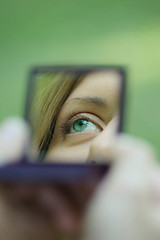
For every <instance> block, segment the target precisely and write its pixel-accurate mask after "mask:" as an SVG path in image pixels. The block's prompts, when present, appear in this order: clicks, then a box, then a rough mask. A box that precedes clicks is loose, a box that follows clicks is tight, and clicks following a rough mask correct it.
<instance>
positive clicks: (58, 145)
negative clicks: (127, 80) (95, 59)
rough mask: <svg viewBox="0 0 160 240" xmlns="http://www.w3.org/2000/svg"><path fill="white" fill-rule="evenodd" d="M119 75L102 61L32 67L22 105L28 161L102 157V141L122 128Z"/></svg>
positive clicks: (121, 72)
mask: <svg viewBox="0 0 160 240" xmlns="http://www.w3.org/2000/svg"><path fill="white" fill-rule="evenodd" d="M124 75H125V74H124V70H123V69H122V68H120V67H106V66H104V67H68V66H67V67H38V68H35V69H33V71H32V72H31V75H30V85H29V91H28V101H27V109H26V118H27V120H28V122H29V123H30V125H31V128H32V140H31V148H32V149H31V152H32V153H33V155H32V157H31V158H32V159H33V161H35V159H36V161H37V162H45V163H46V162H49V163H53V162H58V163H71V162H72V163H89V162H97V161H103V162H105V161H106V159H105V156H104V155H105V154H104V153H102V152H101V144H102V142H105V141H107V138H110V137H111V135H113V134H115V133H116V132H118V131H121V129H122V115H123V99H124ZM102 156H103V157H102Z"/></svg>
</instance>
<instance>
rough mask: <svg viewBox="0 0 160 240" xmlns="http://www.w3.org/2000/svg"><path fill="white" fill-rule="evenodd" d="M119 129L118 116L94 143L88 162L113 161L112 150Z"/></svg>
mask: <svg viewBox="0 0 160 240" xmlns="http://www.w3.org/2000/svg"><path fill="white" fill-rule="evenodd" d="M117 128H118V117H117V116H116V117H115V118H114V119H112V121H111V122H110V123H109V124H108V125H107V126H106V127H105V129H104V130H103V131H102V132H101V133H100V134H99V135H98V136H97V137H96V138H95V139H94V140H93V141H92V143H91V145H90V149H89V155H88V160H87V162H92V161H93V162H96V163H97V162H105V163H108V162H110V161H112V159H113V152H112V151H111V150H112V149H111V148H110V146H111V144H112V143H113V142H114V139H115V138H116V133H117Z"/></svg>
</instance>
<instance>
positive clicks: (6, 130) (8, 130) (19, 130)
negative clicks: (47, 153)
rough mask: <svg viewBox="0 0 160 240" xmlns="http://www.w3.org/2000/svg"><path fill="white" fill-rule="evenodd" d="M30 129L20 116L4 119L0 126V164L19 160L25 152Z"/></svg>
mask: <svg viewBox="0 0 160 240" xmlns="http://www.w3.org/2000/svg"><path fill="white" fill-rule="evenodd" d="M29 135H30V130H29V127H28V125H27V123H25V122H24V120H22V119H20V118H16V117H15V118H10V119H7V120H5V121H4V122H3V123H2V125H1V127H0V164H6V163H12V162H15V161H19V160H20V158H21V157H22V156H23V155H24V154H25V153H26V152H27V150H28V149H27V148H28V142H29Z"/></svg>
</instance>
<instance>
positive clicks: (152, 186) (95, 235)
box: [82, 135, 160, 240]
mask: <svg viewBox="0 0 160 240" xmlns="http://www.w3.org/2000/svg"><path fill="white" fill-rule="evenodd" d="M101 150H102V149H101ZM103 156H104V155H103ZM105 156H106V159H107V157H108V156H109V158H112V159H114V161H113V167H112V170H111V171H110V173H109V175H107V176H106V177H105V178H104V180H103V182H102V183H101V184H100V186H99V187H98V189H97V191H96V193H95V196H94V197H93V199H92V201H91V203H90V206H89V209H88V212H87V214H86V220H85V222H84V232H83V238H82V239H83V240H97V239H99V240H106V239H107V240H119V239H123V240H159V239H160V168H159V165H158V162H157V161H156V156H155V153H154V152H153V150H152V148H151V147H150V146H149V145H148V144H147V143H145V142H142V141H140V140H137V139H134V138H131V137H129V136H126V135H120V136H118V137H116V138H115V139H113V138H112V139H111V141H110V143H109V142H108V144H107V151H106V155H105Z"/></svg>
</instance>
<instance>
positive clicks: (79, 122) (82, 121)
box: [73, 119, 88, 132]
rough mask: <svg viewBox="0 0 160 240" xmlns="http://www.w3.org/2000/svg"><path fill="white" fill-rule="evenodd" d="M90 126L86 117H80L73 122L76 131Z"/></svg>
mask: <svg viewBox="0 0 160 240" xmlns="http://www.w3.org/2000/svg"><path fill="white" fill-rule="evenodd" d="M87 126H88V121H87V120H85V119H79V120H77V121H76V122H75V123H74V124H73V130H74V131H75V132H82V131H84V130H85V129H86V128H87Z"/></svg>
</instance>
